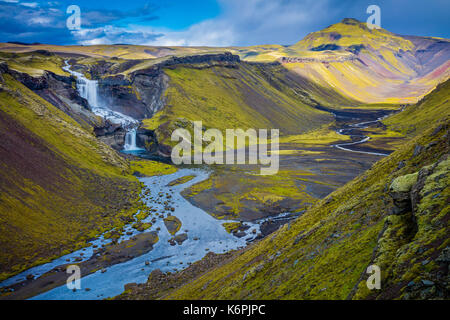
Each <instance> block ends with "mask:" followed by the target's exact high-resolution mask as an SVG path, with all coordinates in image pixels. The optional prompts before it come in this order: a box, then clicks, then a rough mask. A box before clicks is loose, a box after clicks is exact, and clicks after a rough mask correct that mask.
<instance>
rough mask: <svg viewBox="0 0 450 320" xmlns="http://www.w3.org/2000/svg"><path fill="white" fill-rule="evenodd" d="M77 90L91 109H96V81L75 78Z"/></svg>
mask: <svg viewBox="0 0 450 320" xmlns="http://www.w3.org/2000/svg"><path fill="white" fill-rule="evenodd" d="M77 88H78V92H79V93H80V96H81V97H82V98H85V99H86V100H87V101H88V103H89V105H90V106H91V108H97V107H98V98H97V92H98V83H97V81H96V80H89V79H86V78H84V77H83V78H77Z"/></svg>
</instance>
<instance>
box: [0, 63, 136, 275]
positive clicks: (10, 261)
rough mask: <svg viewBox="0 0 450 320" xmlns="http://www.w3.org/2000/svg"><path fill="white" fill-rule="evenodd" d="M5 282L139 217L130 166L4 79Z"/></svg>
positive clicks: (1, 265) (0, 90) (0, 129)
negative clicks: (135, 214) (134, 213)
mask: <svg viewBox="0 0 450 320" xmlns="http://www.w3.org/2000/svg"><path fill="white" fill-rule="evenodd" d="M0 135H1V139H0V247H1V253H0V279H3V278H5V277H7V276H8V275H11V274H13V273H17V272H19V271H21V270H23V269H25V268H27V267H30V266H31V265H33V264H37V263H42V262H44V261H47V260H48V259H50V258H51V257H55V256H59V255H61V254H63V253H64V252H67V251H65V250H70V249H74V248H75V247H79V246H82V245H83V244H85V242H86V241H87V240H88V239H90V238H92V237H94V236H96V235H98V234H99V233H101V232H102V231H104V230H106V229H108V228H111V227H112V226H114V225H119V224H121V223H123V221H124V220H122V219H126V218H127V217H129V216H130V215H131V212H130V211H131V209H132V208H133V207H134V206H135V203H134V201H135V200H134V199H136V198H137V196H138V192H139V190H140V186H139V184H138V182H137V180H136V179H135V178H134V177H132V176H131V175H130V174H128V171H129V165H128V164H127V162H125V161H124V160H123V159H122V158H121V157H120V156H119V155H118V154H117V153H116V152H115V151H114V150H112V149H111V148H110V147H108V146H106V145H105V144H103V143H101V142H99V141H98V140H97V139H96V138H95V136H94V135H93V134H92V133H91V132H89V131H87V130H85V129H83V128H82V127H81V126H80V125H79V124H78V123H77V122H75V120H73V119H72V118H70V117H69V116H68V115H66V114H65V113H63V112H62V111H60V110H59V109H57V108H56V107H55V106H53V105H51V104H50V103H48V102H47V101H45V100H43V99H42V98H41V97H39V96H38V95H36V94H35V93H34V92H33V91H31V90H29V89H28V88H26V87H25V86H23V85H22V84H21V83H19V82H18V81H16V80H15V79H14V78H13V77H12V76H11V75H10V74H9V73H8V71H6V72H2V73H1V74H0Z"/></svg>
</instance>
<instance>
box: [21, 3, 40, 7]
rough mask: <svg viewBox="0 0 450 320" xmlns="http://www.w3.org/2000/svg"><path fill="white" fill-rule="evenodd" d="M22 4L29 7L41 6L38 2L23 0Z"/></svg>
mask: <svg viewBox="0 0 450 320" xmlns="http://www.w3.org/2000/svg"><path fill="white" fill-rule="evenodd" d="M20 5H22V6H24V7H28V8H37V7H38V6H39V4H38V3H37V2H21V3H20Z"/></svg>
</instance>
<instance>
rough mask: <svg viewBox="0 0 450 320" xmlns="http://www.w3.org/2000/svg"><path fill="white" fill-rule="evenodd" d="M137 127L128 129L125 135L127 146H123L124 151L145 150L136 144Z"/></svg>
mask: <svg viewBox="0 0 450 320" xmlns="http://www.w3.org/2000/svg"><path fill="white" fill-rule="evenodd" d="M136 135H137V131H136V128H132V129H130V130H128V131H127V133H126V135H125V146H124V147H123V150H124V151H139V150H143V149H142V148H139V147H138V146H137V145H136Z"/></svg>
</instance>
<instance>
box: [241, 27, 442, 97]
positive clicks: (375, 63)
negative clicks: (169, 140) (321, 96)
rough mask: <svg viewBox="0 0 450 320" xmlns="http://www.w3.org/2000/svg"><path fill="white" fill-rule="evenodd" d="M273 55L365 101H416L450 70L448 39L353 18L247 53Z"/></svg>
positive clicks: (288, 66)
mask: <svg viewBox="0 0 450 320" xmlns="http://www.w3.org/2000/svg"><path fill="white" fill-rule="evenodd" d="M242 54H245V52H243V53H242ZM261 56H262V57H261ZM275 58H276V59H279V60H281V61H282V62H283V64H284V65H285V66H286V68H288V69H289V70H292V71H294V72H297V73H298V74H301V75H303V76H304V77H306V78H307V79H310V80H313V81H315V82H316V83H318V84H321V85H323V86H331V87H333V88H334V89H336V90H337V91H338V92H340V93H341V94H344V95H346V96H348V97H350V98H353V99H355V100H359V101H362V102H366V103H414V102H417V99H418V97H419V98H420V97H421V96H423V95H425V94H426V93H428V92H429V91H430V90H432V89H433V87H434V86H436V85H437V84H438V83H439V82H442V81H444V80H446V79H447V78H448V77H449V75H450V71H449V67H450V41H449V40H448V39H440V38H431V37H413V36H401V35H397V34H394V33H391V32H389V31H387V30H385V29H372V30H371V29H369V28H368V27H367V25H366V23H362V22H359V21H358V20H355V19H351V18H347V19H344V20H342V21H341V22H340V23H337V24H333V25H331V26H329V27H327V28H325V29H323V30H321V31H317V32H313V33H310V34H309V35H307V36H306V37H305V38H304V39H303V40H301V41H299V42H298V43H296V44H294V45H292V46H289V47H287V48H276V50H269V49H268V48H266V49H265V50H262V49H259V50H256V51H254V54H253V55H251V57H250V59H251V60H267V59H269V60H270V59H275Z"/></svg>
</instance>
